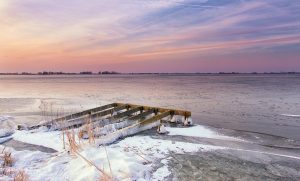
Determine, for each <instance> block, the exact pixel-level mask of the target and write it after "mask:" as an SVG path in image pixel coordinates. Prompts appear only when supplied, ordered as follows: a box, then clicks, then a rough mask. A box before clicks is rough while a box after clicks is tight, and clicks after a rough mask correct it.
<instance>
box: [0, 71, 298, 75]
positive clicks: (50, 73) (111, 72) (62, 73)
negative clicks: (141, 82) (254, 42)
mask: <svg viewBox="0 0 300 181" xmlns="http://www.w3.org/2000/svg"><path fill="white" fill-rule="evenodd" d="M97 74H99V75H108V74H129V75H144V74H152V75H191V74H192V75H236V74H241V75H244V74H246V75H249V74H254V75H255V74H258V75H259V74H300V72H263V73H262V72H251V73H240V72H218V73H201V72H196V73H119V72H115V71H99V72H98V73H94V72H92V71H82V72H79V73H74V72H62V71H60V72H52V71H43V72H38V73H31V72H21V73H19V72H7V73H1V72H0V75H97Z"/></svg>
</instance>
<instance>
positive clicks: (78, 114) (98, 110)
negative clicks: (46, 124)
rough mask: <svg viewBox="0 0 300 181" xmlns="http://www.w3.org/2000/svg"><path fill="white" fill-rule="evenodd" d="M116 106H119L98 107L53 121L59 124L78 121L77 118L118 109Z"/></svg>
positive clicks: (114, 104) (113, 104)
mask: <svg viewBox="0 0 300 181" xmlns="http://www.w3.org/2000/svg"><path fill="white" fill-rule="evenodd" d="M116 106H117V104H116V103H112V104H107V105H104V106H100V107H96V108H93V109H88V110H85V111H82V112H79V113H75V114H71V115H68V116H64V117H61V118H58V119H54V120H53V121H54V122H58V121H65V120H70V119H76V118H79V117H82V116H86V115H88V114H95V113H97V112H100V111H103V110H106V109H110V108H113V107H116Z"/></svg>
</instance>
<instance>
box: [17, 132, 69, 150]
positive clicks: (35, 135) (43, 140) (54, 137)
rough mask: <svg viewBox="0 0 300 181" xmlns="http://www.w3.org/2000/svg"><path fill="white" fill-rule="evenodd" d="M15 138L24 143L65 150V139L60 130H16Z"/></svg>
mask: <svg viewBox="0 0 300 181" xmlns="http://www.w3.org/2000/svg"><path fill="white" fill-rule="evenodd" d="M13 139H14V140H17V141H21V142H24V143H29V144H34V145H40V146H44V147H48V148H52V149H54V150H57V151H63V150H64V149H63V139H62V133H61V132H60V131H51V132H29V131H25V130H24V131H16V132H15V134H13Z"/></svg>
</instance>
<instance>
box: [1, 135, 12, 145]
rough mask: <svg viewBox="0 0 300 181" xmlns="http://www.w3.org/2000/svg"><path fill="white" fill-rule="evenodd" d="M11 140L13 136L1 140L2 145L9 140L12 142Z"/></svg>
mask: <svg viewBox="0 0 300 181" xmlns="http://www.w3.org/2000/svg"><path fill="white" fill-rule="evenodd" d="M10 139H12V137H11V136H9V137H4V138H0V144H2V143H4V142H6V141H8V140H10Z"/></svg>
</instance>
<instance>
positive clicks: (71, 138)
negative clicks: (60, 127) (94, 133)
mask: <svg viewBox="0 0 300 181" xmlns="http://www.w3.org/2000/svg"><path fill="white" fill-rule="evenodd" d="M65 133H66V135H67V140H68V143H69V148H70V153H76V152H77V150H78V149H79V145H78V144H77V143H76V140H75V133H74V130H73V131H72V132H70V131H66V132H65Z"/></svg>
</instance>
